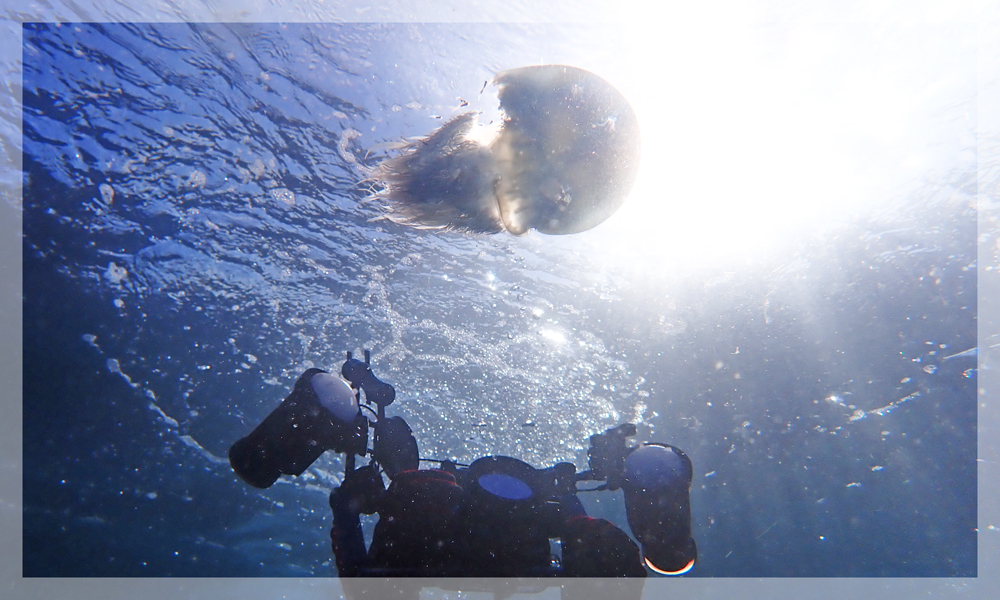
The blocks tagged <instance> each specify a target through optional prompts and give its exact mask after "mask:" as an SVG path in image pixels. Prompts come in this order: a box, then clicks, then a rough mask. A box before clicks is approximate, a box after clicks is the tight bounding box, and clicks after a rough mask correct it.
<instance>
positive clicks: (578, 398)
mask: <svg viewBox="0 0 1000 600" xmlns="http://www.w3.org/2000/svg"><path fill="white" fill-rule="evenodd" d="M589 33H591V34H592V33H593V32H592V31H591V32H589ZM511 39H513V40H533V43H532V44H519V43H510V42H509V40H511ZM586 39H587V38H586V36H584V35H582V34H581V32H580V31H576V30H574V29H573V28H572V27H566V26H545V25H531V26H501V25H475V26H470V25H465V26H456V25H333V24H327V25H288V26H279V25H231V26H227V25H205V26H199V25H180V24H177V25H157V26H147V25H79V26H75V25H70V24H64V25H62V26H56V25H44V24H42V25H26V26H25V28H24V170H25V189H24V381H25V383H24V574H25V575H27V576H81V575H101V576H167V575H172V576H215V575H217V576H234V575H240V576H301V575H316V576H330V575H333V574H335V568H334V567H333V566H332V560H331V558H332V557H331V554H330V549H329V538H328V529H329V525H330V523H329V522H330V514H329V509H328V507H327V494H328V493H329V489H330V487H331V486H333V485H336V483H337V481H338V477H339V474H340V473H341V464H340V459H339V458H338V457H336V456H327V457H324V458H322V459H320V460H319V461H318V462H317V463H316V464H315V465H314V466H313V467H312V468H311V469H310V470H309V471H307V473H306V474H305V475H304V476H302V477H299V478H283V479H282V480H281V481H280V482H279V483H278V484H276V485H275V486H274V487H273V488H271V489H269V490H265V491H258V490H254V489H251V488H249V487H248V486H246V485H244V484H242V483H241V482H240V481H238V480H237V479H236V477H235V476H234V475H233V473H232V471H231V469H230V468H229V466H228V463H227V462H226V460H225V456H226V451H227V449H228V447H229V445H230V444H231V443H232V442H233V441H235V440H236V439H237V438H239V437H241V436H243V435H245V434H246V433H247V432H249V431H250V430H251V429H252V428H253V426H254V425H255V424H256V423H258V422H259V421H260V420H261V419H263V417H264V416H266V415H267V414H268V412H269V411H270V410H271V409H272V408H273V407H274V406H276V405H277V403H278V402H279V401H280V400H281V399H282V398H284V396H285V395H286V394H287V392H288V390H289V389H290V388H291V385H292V383H293V382H294V380H295V378H296V377H297V376H298V375H299V374H300V373H301V372H302V371H303V370H304V369H306V368H308V367H311V366H317V367H320V368H325V369H329V370H332V369H336V368H339V365H340V363H341V362H342V361H343V358H344V353H345V352H346V351H348V350H351V351H355V352H357V351H360V350H361V349H362V348H371V349H372V351H373V360H374V363H375V368H376V373H377V374H378V375H379V376H380V377H382V378H383V379H384V380H386V381H389V382H391V383H392V384H393V385H394V386H395V387H396V390H397V393H398V395H399V396H398V400H397V402H396V403H395V404H393V405H392V407H390V411H389V412H390V413H393V414H399V415H402V416H404V417H405V418H406V420H407V421H408V422H409V424H410V426H411V427H412V428H413V429H414V431H415V432H416V435H417V438H418V442H419V444H420V447H421V453H422V455H423V456H425V457H431V458H449V457H450V458H455V459H457V460H459V461H462V462H469V461H471V460H472V459H474V458H476V457H478V456H482V455H485V454H506V455H510V456H515V457H517V458H521V459H523V460H526V461H528V462H530V463H532V464H534V465H536V466H540V467H541V466H548V465H551V464H553V463H554V462H557V461H560V460H570V461H573V462H575V463H576V464H577V465H578V466H579V467H581V468H583V466H584V464H585V461H586V453H585V450H586V448H585V443H586V439H587V436H589V435H590V434H592V433H595V432H598V431H602V430H604V429H606V428H608V427H611V426H613V425H615V424H617V423H618V422H621V421H625V420H628V421H632V422H637V423H638V424H639V433H640V437H641V438H642V439H648V440H650V441H661V442H666V443H669V444H672V445H675V446H677V447H680V448H682V449H684V451H685V452H686V453H687V454H688V455H689V456H690V457H691V460H692V462H693V464H694V468H695V478H694V486H693V489H692V497H691V503H692V510H693V521H694V536H695V538H696V540H697V543H698V547H699V551H700V562H699V564H698V565H697V567H696V568H695V569H694V571H692V573H691V576H744V577H768V576H972V575H975V574H976V532H975V527H976V372H975V367H976V358H975V353H974V352H968V351H969V350H971V349H973V348H976V347H977V340H976V270H975V267H976V254H975V252H976V214H975V211H974V209H973V208H972V207H974V204H973V200H972V199H973V198H974V196H975V193H976V179H975V165H974V164H972V165H971V166H967V167H965V168H955V169H952V170H945V171H944V174H943V175H940V176H938V177H936V178H935V179H932V180H928V181H926V182H925V183H924V184H923V185H921V186H918V187H917V188H916V190H915V191H913V192H911V193H910V194H909V195H908V196H907V197H906V198H903V199H901V200H899V201H897V202H896V203H895V204H891V205H889V208H883V209H880V210H878V211H870V212H862V213H860V214H858V215H857V216H855V217H853V218H851V219H847V220H845V221H844V222H843V223H838V224H833V225H830V226H827V227H824V228H822V229H816V230H815V231H802V232H799V233H797V234H795V235H789V238H788V240H787V241H786V243H785V245H784V246H783V250H782V251H781V252H779V253H776V254H774V255H773V256H771V257H770V258H767V259H761V260H759V261H757V262H754V263H752V264H749V263H748V264H744V265H741V266H737V267H727V268H725V269H707V268H706V269H705V270H700V271H699V270H695V271H692V272H690V273H688V274H687V275H685V276H683V277H677V278H670V277H658V276H656V273H649V274H648V275H649V276H648V277H639V278H637V277H634V276H633V275H632V274H631V273H630V271H629V269H627V268H622V269H616V268H614V267H613V265H611V264H609V263H608V262H607V261H605V260H601V259H600V257H599V256H598V255H599V254H600V250H601V249H600V248H595V247H594V245H593V243H592V242H589V241H588V239H593V238H587V237H586V236H582V237H580V238H575V237H568V238H552V237H543V236H539V235H536V234H532V235H529V236H526V237H524V238H513V237H505V236H495V237H476V236H463V235H458V234H447V233H444V234H442V233H434V232H425V231H417V230H413V229H409V228H406V227H403V226H398V225H394V224H392V223H390V222H387V221H378V220H373V219H375V218H377V217H378V216H379V215H380V214H381V213H380V209H379V207H378V205H377V203H375V202H371V201H367V200H366V199H365V198H366V197H367V195H368V193H369V187H368V186H369V184H368V183H366V182H365V181H364V180H365V179H366V177H367V176H368V175H369V174H370V169H371V168H372V167H374V166H375V165H376V164H377V163H378V160H379V159H380V158H381V157H383V156H385V152H386V151H385V150H383V149H382V148H384V147H385V146H384V143H385V142H392V141H397V140H399V139H401V138H403V137H407V136H415V135H421V134H426V133H428V132H429V131H430V130H431V129H433V128H434V127H435V126H437V125H439V124H440V123H441V122H442V119H443V118H447V116H448V115H450V114H451V113H452V111H453V110H454V109H455V108H456V106H457V103H458V100H456V99H457V98H461V99H462V100H465V101H468V102H471V103H473V104H475V103H476V102H477V101H480V98H479V97H477V93H478V90H480V89H481V88H482V87H483V83H484V82H485V81H486V80H488V79H490V78H491V77H492V74H493V73H495V72H496V71H498V70H500V69H503V68H509V67H514V66H521V65H525V64H532V63H535V62H537V61H538V60H539V56H540V55H541V54H546V55H548V56H572V55H573V53H574V52H578V51H580V49H581V48H583V47H585V46H586ZM967 109H968V107H967V106H966V105H960V106H958V107H957V108H955V110H956V111H958V112H962V111H966V110H967ZM954 123H955V124H954V127H956V129H957V130H958V129H961V127H962V125H961V122H960V120H957V121H955V122H954ZM380 144H383V145H382V146H380ZM529 424H530V425H529ZM584 500H585V502H586V503H587V505H588V508H589V509H590V512H591V514H593V515H595V516H605V517H608V518H611V519H612V520H613V521H615V522H617V523H618V524H619V525H621V526H622V527H626V525H625V519H624V509H623V503H622V502H621V500H620V498H619V497H616V496H614V495H613V494H607V495H605V496H599V495H596V494H595V495H587V496H586V498H584ZM367 526H368V527H370V523H368V524H367Z"/></svg>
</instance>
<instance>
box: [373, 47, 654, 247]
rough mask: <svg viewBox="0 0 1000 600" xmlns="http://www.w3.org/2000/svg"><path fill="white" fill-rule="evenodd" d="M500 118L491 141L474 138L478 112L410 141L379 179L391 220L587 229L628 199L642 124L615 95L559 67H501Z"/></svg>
mask: <svg viewBox="0 0 1000 600" xmlns="http://www.w3.org/2000/svg"><path fill="white" fill-rule="evenodd" d="M494 82H495V83H496V84H497V86H498V88H499V97H500V110H501V113H502V115H503V121H502V124H501V127H500V131H499V134H498V135H497V136H496V137H495V138H494V139H493V140H492V141H490V142H488V143H482V142H479V141H476V140H474V139H471V138H470V135H469V134H470V132H471V131H472V128H473V126H474V125H475V123H476V116H477V115H476V113H474V112H469V113H465V114H462V115H459V116H458V117H456V118H454V119H452V120H451V121H449V122H448V123H446V124H445V125H444V126H442V127H441V128H440V129H438V130H437V131H435V132H434V133H432V134H431V135H430V136H428V137H426V138H421V139H418V140H416V141H412V142H409V143H407V144H406V145H405V146H404V147H403V148H402V152H401V153H400V155H398V156H396V157H394V158H391V159H389V160H386V161H385V162H383V163H382V164H381V165H380V166H379V169H378V173H377V175H376V177H377V178H378V180H379V181H380V182H381V184H382V185H383V188H384V189H383V190H382V191H381V192H380V193H379V194H378V196H379V197H380V198H382V199H383V200H385V201H386V203H387V206H388V209H389V211H390V212H389V214H388V215H387V218H388V219H390V220H392V221H395V222H398V223H405V224H409V225H414V226H417V227H422V228H436V229H451V230H458V231H471V232H480V233H499V232H502V231H508V232H510V233H512V234H514V235H524V234H525V233H527V232H528V230H530V229H535V230H537V231H540V232H542V233H547V234H569V233H577V232H580V231H586V230H587V229H591V228H593V227H595V226H597V225H598V224H600V223H602V222H603V221H605V220H606V219H607V218H608V217H610V216H611V215H612V214H614V212H615V211H616V210H617V209H618V207H619V206H621V204H622V203H623V202H624V201H625V199H626V198H627V197H628V194H629V192H630V191H631V189H632V184H633V182H634V181H635V177H636V174H637V172H638V167H639V157H640V138H639V124H638V121H637V119H636V117H635V113H634V112H633V110H632V107H631V106H630V105H629V103H628V101H627V100H626V99H625V97H624V96H622V95H621V93H619V92H618V90H616V89H615V88H614V87H612V86H611V84H609V83H608V82H607V81H605V80H604V79H601V78H600V77H598V76H597V75H594V74H593V73H590V72H588V71H584V70H583V69H578V68H576V67H569V66H563V65H545V66H533V67H522V68H519V69H512V70H510V71H504V72H502V73H500V74H499V75H497V76H496V78H495V79H494Z"/></svg>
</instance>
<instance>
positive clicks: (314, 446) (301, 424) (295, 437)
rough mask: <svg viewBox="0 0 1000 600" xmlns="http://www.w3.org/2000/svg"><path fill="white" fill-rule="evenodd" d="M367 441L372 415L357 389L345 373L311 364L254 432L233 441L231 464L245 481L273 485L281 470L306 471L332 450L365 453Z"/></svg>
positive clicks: (230, 454) (260, 484)
mask: <svg viewBox="0 0 1000 600" xmlns="http://www.w3.org/2000/svg"><path fill="white" fill-rule="evenodd" d="M368 372H369V373H370V372H371V370H370V369H369V371H368ZM372 377H373V378H374V375H373V376H372ZM375 381H378V380H377V379H376V380H375ZM378 383H380V384H382V385H384V386H387V387H388V388H389V389H392V386H389V385H388V384H383V383H382V382H378ZM382 393H383V394H386V392H385V391H384V390H382ZM392 395H393V396H394V395H395V392H394V391H393V393H392ZM367 447H368V419H366V418H365V417H364V415H362V414H361V409H360V408H359V406H358V402H357V393H356V392H355V391H354V390H353V389H352V388H351V386H350V385H348V384H347V382H345V381H344V380H342V379H341V378H339V377H337V376H335V375H331V374H330V373H327V372H326V371H323V370H321V369H309V370H307V371H306V372H305V373H303V374H302V376H301V377H299V379H298V380H297V381H296V382H295V387H294V388H293V389H292V392H291V393H290V394H289V395H288V397H287V398H285V399H284V400H283V401H282V402H281V404H280V405H278V407H277V408H276V409H274V411H272V412H271V414H269V415H268V416H267V418H266V419H264V421H263V422H261V424H260V425H258V426H257V427H256V428H255V429H254V430H253V431H252V432H251V433H250V435H248V436H246V437H244V438H241V439H240V440H238V441H237V442H236V443H235V444H233V445H232V447H231V448H230V449H229V464H231V465H232V467H233V471H235V472H236V474H237V475H239V476H240V479H242V480H243V481H245V482H247V483H249V484H250V485H252V486H254V487H257V488H268V487H270V486H271V485H272V484H274V482H275V481H277V479H278V477H280V476H281V475H282V474H285V475H300V474H302V472H303V471H305V470H306V469H307V468H309V465H311V464H312V463H313V462H315V461H316V459H317V458H319V457H320V456H321V455H322V454H323V453H324V452H326V451H327V450H333V451H335V452H346V453H349V454H352V455H353V454H358V455H364V454H365V452H366V451H367Z"/></svg>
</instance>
